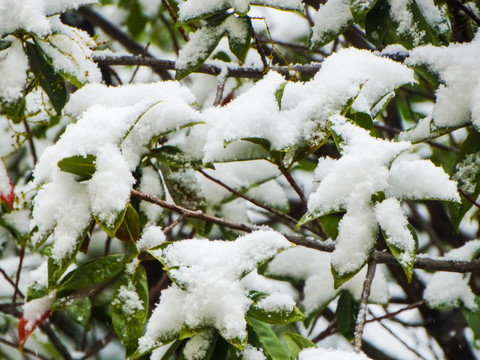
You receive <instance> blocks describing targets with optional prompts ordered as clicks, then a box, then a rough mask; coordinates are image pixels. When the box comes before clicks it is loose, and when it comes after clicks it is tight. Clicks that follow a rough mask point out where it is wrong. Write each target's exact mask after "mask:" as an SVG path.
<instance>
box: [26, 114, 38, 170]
mask: <svg viewBox="0 0 480 360" xmlns="http://www.w3.org/2000/svg"><path fill="white" fill-rule="evenodd" d="M23 125H24V127H25V132H26V133H27V141H28V147H29V149H30V153H31V154H32V158H33V166H34V167H35V165H36V164H37V161H38V158H37V152H36V150H35V144H34V143H33V137H32V132H31V131H30V126H29V125H28V122H27V120H24V121H23Z"/></svg>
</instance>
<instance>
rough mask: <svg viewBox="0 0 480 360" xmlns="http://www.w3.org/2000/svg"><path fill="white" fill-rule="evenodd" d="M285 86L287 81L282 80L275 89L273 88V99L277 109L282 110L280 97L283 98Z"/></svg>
mask: <svg viewBox="0 0 480 360" xmlns="http://www.w3.org/2000/svg"><path fill="white" fill-rule="evenodd" d="M286 86H287V83H286V82H284V83H282V84H280V86H279V87H278V89H277V90H275V99H276V100H277V105H278V110H282V98H283V93H284V92H285V87H286Z"/></svg>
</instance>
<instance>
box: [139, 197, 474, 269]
mask: <svg viewBox="0 0 480 360" xmlns="http://www.w3.org/2000/svg"><path fill="white" fill-rule="evenodd" d="M131 195H132V196H134V197H136V198H138V199H140V200H144V201H146V202H149V203H151V204H155V205H158V206H161V207H163V208H165V209H168V210H171V211H174V212H176V213H178V214H183V215H184V216H186V217H189V218H194V219H199V220H203V221H206V222H210V223H212V224H215V225H219V226H223V227H226V228H229V229H233V230H239V231H243V232H247V233H250V232H253V231H256V230H261V229H262V227H260V226H249V225H246V224H239V223H236V222H232V221H228V220H226V219H222V218H218V217H215V216H212V215H207V214H204V213H203V212H201V211H195V210H189V209H186V208H184V207H181V206H178V205H175V204H170V203H168V202H166V201H164V200H161V199H157V198H155V197H153V196H150V195H147V194H144V193H142V192H140V191H138V190H132V191H131ZM283 235H284V236H285V238H286V239H287V240H288V241H290V242H291V243H293V244H295V245H300V246H304V247H308V248H311V249H315V250H319V251H324V252H333V251H334V250H335V245H334V244H333V243H331V242H326V241H320V240H316V239H314V238H311V237H306V236H294V235H288V234H283ZM371 260H372V261H375V262H376V263H377V264H396V265H398V262H397V261H396V260H395V258H394V257H393V255H392V254H390V253H388V252H384V251H375V252H374V253H373V254H372V256H371ZM414 268H415V269H423V270H427V271H446V272H455V273H469V272H480V260H479V259H476V260H471V261H461V260H449V259H433V258H429V257H426V256H418V257H417V259H416V260H415V264H414Z"/></svg>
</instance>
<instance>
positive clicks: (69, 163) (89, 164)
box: [57, 154, 97, 181]
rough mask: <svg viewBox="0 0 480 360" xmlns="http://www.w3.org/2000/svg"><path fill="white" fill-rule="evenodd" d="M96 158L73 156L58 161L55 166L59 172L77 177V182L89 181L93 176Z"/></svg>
mask: <svg viewBox="0 0 480 360" xmlns="http://www.w3.org/2000/svg"><path fill="white" fill-rule="evenodd" d="M96 160H97V158H96V156H94V155H90V154H87V155H85V156H82V155H75V156H71V157H68V158H64V159H62V160H60V161H59V162H58V163H57V165H58V168H59V169H60V170H62V171H63V172H66V173H70V174H74V175H77V176H78V181H85V180H90V179H91V178H92V176H93V174H95V170H96V167H95V161H96Z"/></svg>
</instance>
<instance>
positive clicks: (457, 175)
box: [449, 129, 480, 231]
mask: <svg viewBox="0 0 480 360" xmlns="http://www.w3.org/2000/svg"><path fill="white" fill-rule="evenodd" d="M479 159H480V133H479V132H478V131H476V130H475V129H471V131H470V133H469V134H468V136H467V138H466V139H465V141H464V143H463V146H462V149H461V150H460V153H459V154H458V156H457V159H456V161H455V165H454V167H453V171H452V174H451V177H452V178H453V179H455V180H457V181H458V187H459V188H460V189H462V190H463V191H465V192H466V193H467V194H468V195H469V196H470V197H471V198H472V199H477V198H478V196H479V195H480V160H479ZM472 205H473V204H472V203H471V202H470V201H468V200H467V199H466V198H465V197H464V196H463V195H462V203H461V204H456V203H450V204H449V211H450V217H451V219H452V223H453V226H454V227H455V229H456V230H457V231H458V227H459V226H460V222H461V221H462V219H463V217H464V216H465V214H466V213H467V212H468V210H470V208H471V207H472Z"/></svg>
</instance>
